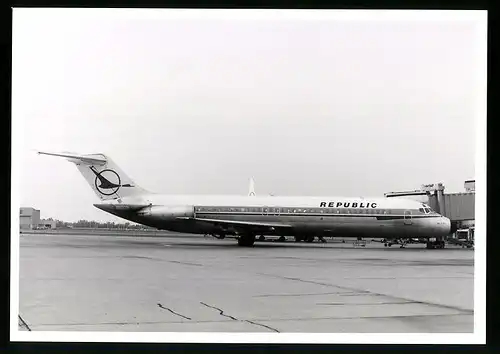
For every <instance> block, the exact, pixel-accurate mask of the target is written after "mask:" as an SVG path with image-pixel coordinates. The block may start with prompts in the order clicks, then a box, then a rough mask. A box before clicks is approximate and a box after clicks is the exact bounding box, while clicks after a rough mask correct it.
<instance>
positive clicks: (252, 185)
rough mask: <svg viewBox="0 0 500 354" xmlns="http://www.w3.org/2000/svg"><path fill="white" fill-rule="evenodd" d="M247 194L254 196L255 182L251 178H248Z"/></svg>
mask: <svg viewBox="0 0 500 354" xmlns="http://www.w3.org/2000/svg"><path fill="white" fill-rule="evenodd" d="M248 196H250V197H255V182H254V180H253V178H250V184H249V186H248Z"/></svg>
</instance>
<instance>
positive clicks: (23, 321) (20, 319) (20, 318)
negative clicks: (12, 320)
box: [17, 315, 31, 332]
mask: <svg viewBox="0 0 500 354" xmlns="http://www.w3.org/2000/svg"><path fill="white" fill-rule="evenodd" d="M17 317H18V319H19V321H21V324H22V326H24V327H26V329H27V330H28V331H30V332H31V328H30V326H28V324H27V323H26V321H25V320H23V318H22V317H21V315H17Z"/></svg>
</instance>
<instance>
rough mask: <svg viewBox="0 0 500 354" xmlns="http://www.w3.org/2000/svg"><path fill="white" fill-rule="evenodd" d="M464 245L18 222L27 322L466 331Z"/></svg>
mask: <svg viewBox="0 0 500 354" xmlns="http://www.w3.org/2000/svg"><path fill="white" fill-rule="evenodd" d="M473 293H474V251H473V250H472V249H467V248H465V249H464V248H458V247H453V246H451V247H448V248H445V249H442V250H427V249H425V246H424V245H409V246H408V248H406V249H400V248H399V247H395V246H393V247H391V248H385V247H384V246H383V245H381V244H379V243H374V242H372V243H368V244H367V245H366V247H355V246H354V245H353V243H352V241H346V243H336V242H329V243H326V244H323V243H313V244H306V243H294V242H285V243H279V242H256V243H255V246H254V247H251V248H245V247H238V246H237V244H236V241H235V240H234V239H225V240H217V239H213V238H203V237H199V236H192V235H182V234H172V235H169V236H162V237H158V236H156V237H131V236H99V235H97V236H96V235H92V236H86V235H63V234H59V235H58V234H50V235H49V234H47V235H44V234H23V235H21V236H20V284H19V296H20V298H19V328H20V329H22V330H29V331H133V332H136V331H137V332H139V331H140V332H176V331H179V332H289V333H290V332H302V333H303V332H308V333H341V332H342V333H368V332H371V333H402V332H403V333H457V332H458V333H466V332H468V333H470V332H473V330H474V323H473V321H474V311H473V309H474V304H473Z"/></svg>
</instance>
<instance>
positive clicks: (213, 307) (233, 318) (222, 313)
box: [200, 301, 239, 321]
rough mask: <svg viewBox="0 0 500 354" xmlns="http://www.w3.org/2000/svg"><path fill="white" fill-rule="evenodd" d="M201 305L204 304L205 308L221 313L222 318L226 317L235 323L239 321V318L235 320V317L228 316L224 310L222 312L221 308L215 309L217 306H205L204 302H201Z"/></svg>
mask: <svg viewBox="0 0 500 354" xmlns="http://www.w3.org/2000/svg"><path fill="white" fill-rule="evenodd" d="M200 304H202V305H203V306H206V307H210V308H212V309H214V310H217V311H220V313H219V315H221V316H224V317H227V318H230V319H232V320H234V321H239V320H238V319H237V318H235V317H233V316H229V315H226V314H225V313H224V310H221V309H220V308H218V307H215V306H211V305H208V304H205V303H204V302H201V301H200Z"/></svg>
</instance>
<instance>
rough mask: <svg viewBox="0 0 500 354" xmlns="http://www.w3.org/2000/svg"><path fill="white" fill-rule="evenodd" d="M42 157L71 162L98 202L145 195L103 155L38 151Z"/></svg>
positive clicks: (141, 189)
mask: <svg viewBox="0 0 500 354" xmlns="http://www.w3.org/2000/svg"><path fill="white" fill-rule="evenodd" d="M38 153H39V154H42V155H51V156H57V157H65V158H66V159H67V160H68V161H70V162H73V163H74V164H75V165H76V167H77V168H78V170H79V171H80V173H81V174H82V175H83V177H84V178H85V180H86V181H87V183H88V184H89V185H90V187H91V188H92V190H93V191H94V193H95V194H96V195H97V196H98V197H99V199H100V200H110V199H117V198H123V197H128V196H135V195H137V196H138V195H143V194H147V193H148V191H146V190H145V189H143V188H141V187H139V186H138V185H136V184H135V183H134V181H132V180H131V179H130V177H128V176H127V175H126V174H125V173H124V172H123V171H122V170H121V169H120V168H119V167H118V165H116V164H115V163H114V162H113V160H111V159H110V158H109V157H108V156H106V155H104V154H100V153H99V154H85V155H82V154H75V153H69V152H63V153H52V152H45V151H39V152H38Z"/></svg>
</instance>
